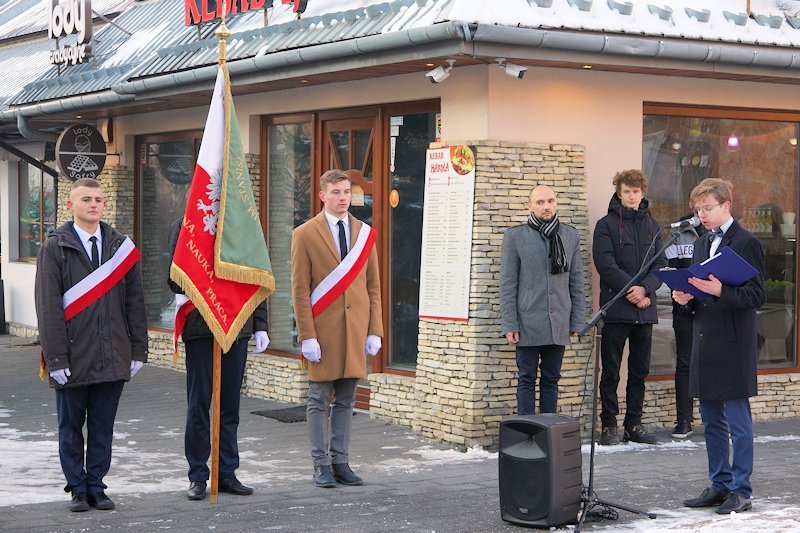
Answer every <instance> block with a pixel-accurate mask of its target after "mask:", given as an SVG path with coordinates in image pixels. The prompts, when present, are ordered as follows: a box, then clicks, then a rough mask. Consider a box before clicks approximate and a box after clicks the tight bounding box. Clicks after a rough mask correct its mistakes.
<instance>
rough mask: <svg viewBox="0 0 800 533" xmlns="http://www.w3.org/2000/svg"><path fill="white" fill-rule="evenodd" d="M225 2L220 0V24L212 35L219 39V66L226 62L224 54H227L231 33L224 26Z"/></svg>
mask: <svg viewBox="0 0 800 533" xmlns="http://www.w3.org/2000/svg"><path fill="white" fill-rule="evenodd" d="M227 8H228V6H227V2H226V1H225V0H222V24H220V25H219V28H217V31H216V32H214V35H216V36H217V39H219V63H220V65H221V64H223V63H225V61H226V52H227V44H228V37H230V36H231V31H230V30H229V29H228V27H227V26H226V25H225V14H226V13H227V11H228V9H227Z"/></svg>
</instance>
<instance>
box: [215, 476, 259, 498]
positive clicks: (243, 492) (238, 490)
mask: <svg viewBox="0 0 800 533" xmlns="http://www.w3.org/2000/svg"><path fill="white" fill-rule="evenodd" d="M219 491H220V492H227V493H228V494H236V495H237V496H250V495H251V494H253V487H245V486H244V485H242V483H241V482H240V481H239V480H238V479H236V477H229V478H225V479H220V480H219Z"/></svg>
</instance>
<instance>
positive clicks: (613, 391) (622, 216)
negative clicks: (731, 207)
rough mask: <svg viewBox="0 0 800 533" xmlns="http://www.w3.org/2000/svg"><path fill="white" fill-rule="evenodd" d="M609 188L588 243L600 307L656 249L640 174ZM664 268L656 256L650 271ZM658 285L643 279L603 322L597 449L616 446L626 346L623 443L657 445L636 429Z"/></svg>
mask: <svg viewBox="0 0 800 533" xmlns="http://www.w3.org/2000/svg"><path fill="white" fill-rule="evenodd" d="M613 184H614V186H615V187H616V192H615V194H614V196H612V197H611V201H610V202H609V204H608V214H607V215H606V216H604V217H603V218H601V219H600V220H599V221H598V222H597V225H596V226H595V229H594V239H593V243H592V257H593V259H594V266H595V268H596V269H597V273H598V274H599V275H600V305H601V306H602V305H605V304H606V303H608V302H609V301H610V300H611V299H612V298H613V297H614V296H615V295H616V294H617V293H618V292H619V291H620V290H621V289H622V288H623V287H624V286H625V285H626V284H627V283H628V282H629V281H630V280H631V278H632V277H633V276H634V275H635V274H636V273H637V272H638V271H639V269H640V268H641V267H642V265H644V263H646V262H647V261H648V260H649V259H650V258H652V256H653V254H654V253H656V252H657V251H658V250H660V249H661V228H660V226H659V225H658V223H657V222H656V221H655V220H653V218H652V217H651V216H650V210H649V204H648V201H647V200H646V199H645V198H644V193H645V191H646V190H647V184H648V181H647V177H646V176H645V175H644V174H643V173H642V171H641V170H637V169H632V170H624V171H621V172H618V173H617V174H616V175H615V176H614V180H613ZM654 239H655V242H654V244H653V245H652V246H651V243H652V242H653V240H654ZM666 264H667V260H666V258H665V257H663V256H662V257H660V258H659V259H658V260H657V261H656V262H655V263H654V264H653V266H652V268H654V269H657V268H661V267H664V266H666ZM660 285H661V281H660V280H659V279H658V278H657V277H656V276H654V275H652V274H647V275H645V276H644V277H642V278H641V279H640V280H639V281H638V283H637V284H636V285H634V286H633V287H631V288H630V289H629V290H628V292H627V294H626V295H625V298H620V299H619V300H617V302H616V303H614V305H612V306H611V307H610V308H609V309H608V311H607V314H606V316H605V318H604V326H603V330H602V334H603V336H602V342H601V361H602V369H603V373H602V376H601V378H600V403H601V405H602V411H601V414H600V420H601V422H602V432H601V436H600V444H601V445H604V446H610V445H615V444H619V436H618V430H617V415H618V414H619V403H618V399H617V384H618V383H619V371H620V365H621V363H622V352H623V349H624V347H625V342H626V341H628V343H629V354H628V383H627V386H626V402H627V410H626V413H625V421H624V433H623V440H625V441H629V440H630V441H633V442H642V443H647V444H656V443H657V439H656V437H655V435H653V434H652V433H648V432H647V431H646V430H645V429H644V427H643V426H642V406H643V404H644V387H645V386H644V381H645V379H646V378H647V376H648V374H649V373H650V345H651V340H652V334H653V324H655V323H657V322H658V316H657V310H656V289H658V287H659V286H660Z"/></svg>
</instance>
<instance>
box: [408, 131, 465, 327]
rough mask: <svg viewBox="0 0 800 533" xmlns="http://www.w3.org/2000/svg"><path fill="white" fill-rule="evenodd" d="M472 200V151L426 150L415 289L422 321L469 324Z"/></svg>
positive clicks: (461, 149) (451, 147) (455, 148)
mask: <svg viewBox="0 0 800 533" xmlns="http://www.w3.org/2000/svg"><path fill="white" fill-rule="evenodd" d="M474 199H475V149H474V147H471V146H463V145H462V146H447V147H442V148H431V149H428V150H427V152H426V161H425V203H424V209H423V214H422V261H421V265H420V288H419V291H420V294H419V316H420V317H422V318H444V319H450V320H467V319H468V318H469V276H470V264H471V257H472V211H473V204H474Z"/></svg>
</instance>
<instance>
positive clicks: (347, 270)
mask: <svg viewBox="0 0 800 533" xmlns="http://www.w3.org/2000/svg"><path fill="white" fill-rule="evenodd" d="M377 236H378V232H377V231H375V230H374V229H373V228H372V227H371V226H369V225H368V224H365V223H362V225H361V230H359V232H358V237H357V238H356V242H355V244H354V245H353V248H352V249H351V250H350V251H349V252H348V253H347V255H346V256H345V257H344V259H343V260H342V262H341V263H339V264H338V265H337V266H336V268H334V269H333V270H332V271H331V273H330V274H328V275H327V276H325V279H323V280H322V281H321V282H320V284H319V285H317V287H316V288H315V289H314V291H313V292H312V293H311V315H312V316H314V317H316V316H317V315H319V314H320V313H322V312H323V311H324V310H325V309H327V308H328V306H329V305H331V304H332V303H333V302H334V301H335V300H336V299H337V298H338V297H339V296H341V295H342V294H344V291H346V290H347V287H349V286H350V284H351V283H352V282H353V280H354V279H356V276H358V274H359V273H360V272H361V269H363V268H364V265H366V264H367V259H369V254H370V252H371V251H372V245H373V244H375V239H376V238H377Z"/></svg>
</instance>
